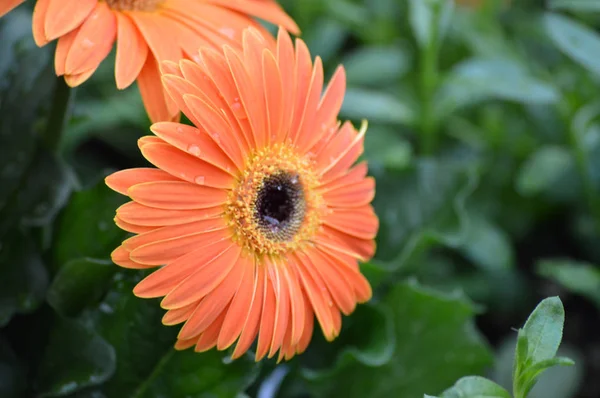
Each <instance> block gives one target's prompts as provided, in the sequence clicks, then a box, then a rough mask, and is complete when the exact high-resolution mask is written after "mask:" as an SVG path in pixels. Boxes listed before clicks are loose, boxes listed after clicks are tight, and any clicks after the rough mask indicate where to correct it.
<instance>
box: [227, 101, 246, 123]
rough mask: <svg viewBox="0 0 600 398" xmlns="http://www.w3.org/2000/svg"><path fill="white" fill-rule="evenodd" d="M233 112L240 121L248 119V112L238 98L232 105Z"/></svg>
mask: <svg viewBox="0 0 600 398" xmlns="http://www.w3.org/2000/svg"><path fill="white" fill-rule="evenodd" d="M231 110H232V111H233V114H234V115H235V117H237V118H238V119H246V117H247V116H246V110H245V109H244V107H243V106H242V102H241V101H240V99H239V98H238V97H235V98H234V99H233V103H232V104H231Z"/></svg>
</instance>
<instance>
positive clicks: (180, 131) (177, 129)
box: [175, 126, 183, 134]
mask: <svg viewBox="0 0 600 398" xmlns="http://www.w3.org/2000/svg"><path fill="white" fill-rule="evenodd" d="M175 131H177V133H178V134H183V127H181V126H177V128H176V129H175Z"/></svg>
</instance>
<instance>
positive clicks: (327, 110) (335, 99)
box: [315, 66, 346, 127]
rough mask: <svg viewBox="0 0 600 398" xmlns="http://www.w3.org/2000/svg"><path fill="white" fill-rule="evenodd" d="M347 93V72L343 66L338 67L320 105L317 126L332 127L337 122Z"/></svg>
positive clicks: (316, 119)
mask: <svg viewBox="0 0 600 398" xmlns="http://www.w3.org/2000/svg"><path fill="white" fill-rule="evenodd" d="M345 92H346V71H345V69H344V67H343V66H338V68H337V69H336V70H335V73H334V74H333V77H332V78H331V80H330V81H329V84H328V85H327V89H326V90H325V93H324V94H323V97H322V98H321V102H320V103H319V109H318V110H317V116H316V118H315V126H317V127H319V126H322V125H330V124H331V123H334V122H335V121H336V120H337V118H338V114H339V112H340V109H341V108H342V103H343V102H344V94H345Z"/></svg>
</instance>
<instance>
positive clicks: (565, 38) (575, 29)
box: [544, 13, 600, 74]
mask: <svg viewBox="0 0 600 398" xmlns="http://www.w3.org/2000/svg"><path fill="white" fill-rule="evenodd" d="M544 26H545V28H546V34H547V35H548V36H549V37H550V39H551V40H552V41H553V42H554V44H555V45H556V47H558V48H559V49H560V50H561V51H562V52H563V53H564V54H565V55H567V56H568V57H570V58H571V59H572V60H573V61H575V62H577V63H578V64H579V65H581V66H583V67H584V68H586V69H588V70H589V71H591V72H594V73H596V74H600V59H598V57H597V56H596V54H598V53H600V35H598V34H597V33H596V32H594V31H593V30H592V29H590V28H588V27H586V26H584V25H582V24H580V23H579V22H577V21H575V20H573V19H571V18H568V17H565V16H563V15H559V14H554V13H546V14H545V15H544Z"/></svg>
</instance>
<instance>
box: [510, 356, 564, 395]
mask: <svg viewBox="0 0 600 398" xmlns="http://www.w3.org/2000/svg"><path fill="white" fill-rule="evenodd" d="M574 364H575V362H573V360H571V359H569V358H562V357H555V358H551V359H546V360H544V361H541V362H538V363H536V364H534V365H532V366H529V367H527V368H526V369H525V370H524V371H523V373H521V374H520V375H519V376H518V378H517V384H518V385H520V386H521V387H520V391H522V392H523V393H524V396H527V395H528V394H529V392H530V391H531V389H532V388H533V387H534V386H535V385H536V383H537V381H538V379H539V377H540V375H541V374H542V372H544V371H545V370H547V369H549V368H551V367H554V366H557V365H559V366H573V365H574Z"/></svg>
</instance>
